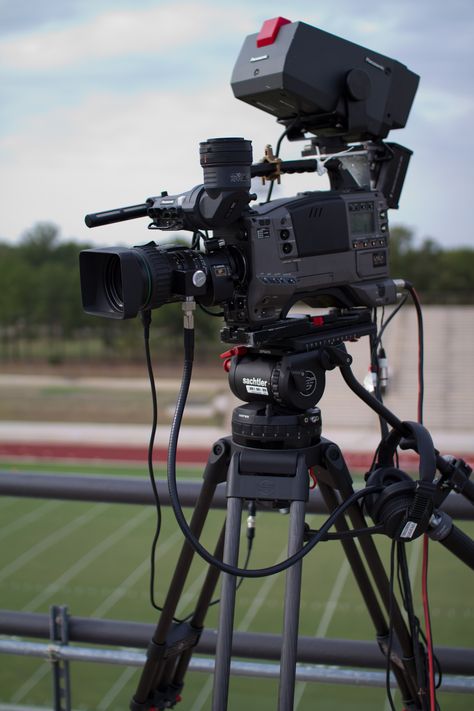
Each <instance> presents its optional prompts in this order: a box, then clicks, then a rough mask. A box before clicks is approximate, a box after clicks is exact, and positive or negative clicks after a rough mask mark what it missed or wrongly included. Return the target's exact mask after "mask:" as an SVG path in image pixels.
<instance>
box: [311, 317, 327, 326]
mask: <svg viewBox="0 0 474 711" xmlns="http://www.w3.org/2000/svg"><path fill="white" fill-rule="evenodd" d="M311 323H312V324H313V326H324V316H313V318H312V319H311Z"/></svg>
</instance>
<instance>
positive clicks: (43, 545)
mask: <svg viewBox="0 0 474 711" xmlns="http://www.w3.org/2000/svg"><path fill="white" fill-rule="evenodd" d="M109 506H110V504H100V505H99V506H94V508H91V509H89V510H88V511H86V513H84V514H82V515H81V516H77V517H76V518H74V519H73V520H72V521H69V522H68V523H67V524H66V525H65V526H63V527H62V528H59V529H57V530H56V531H53V532H52V533H50V534H49V536H46V537H45V538H42V539H41V541H38V543H37V544H36V545H34V546H32V547H31V548H29V549H28V550H27V551H25V553H23V554H22V555H20V556H18V558H17V559H16V560H13V561H12V562H11V563H9V564H8V565H6V566H5V567H4V568H2V569H1V570H0V581H3V580H5V578H7V577H8V576H9V575H11V574H12V573H16V571H17V570H19V569H20V568H22V567H23V566H24V565H27V563H29V562H30V561H31V560H33V559H34V558H36V557H37V556H38V555H40V554H41V553H44V551H46V550H48V548H51V547H52V546H56V545H62V543H63V539H64V538H65V536H68V535H69V534H70V533H73V532H74V531H76V530H77V529H78V528H80V527H81V526H83V525H85V524H86V523H90V521H92V520H93V519H94V518H97V517H98V516H101V515H102V514H103V513H104V511H105V510H106V509H107V508H109Z"/></svg>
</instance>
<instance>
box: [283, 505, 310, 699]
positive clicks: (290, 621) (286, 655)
mask: <svg viewBox="0 0 474 711" xmlns="http://www.w3.org/2000/svg"><path fill="white" fill-rule="evenodd" d="M304 515H305V502H304V501H293V502H292V503H291V507H290V530H289V535H288V557H289V556H292V555H293V554H294V553H296V552H297V551H298V550H299V549H300V548H301V547H302V545H303V535H304ZM302 567H303V562H302V561H299V562H298V563H296V564H295V565H292V566H291V568H289V570H288V571H287V573H286V588H285V610H284V617H283V641H282V649H281V661H280V687H279V692H278V711H292V709H293V700H294V694H295V671H296V653H297V646H298V623H299V613H300V598H301V573H302Z"/></svg>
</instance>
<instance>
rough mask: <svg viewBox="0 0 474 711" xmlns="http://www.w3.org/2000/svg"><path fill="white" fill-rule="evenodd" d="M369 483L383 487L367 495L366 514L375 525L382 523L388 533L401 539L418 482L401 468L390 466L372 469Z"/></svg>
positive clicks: (386, 533) (384, 530)
mask: <svg viewBox="0 0 474 711" xmlns="http://www.w3.org/2000/svg"><path fill="white" fill-rule="evenodd" d="M367 486H381V487H383V488H382V491H380V492H379V493H376V494H370V495H369V496H366V498H365V501H364V508H365V511H366V513H367V514H368V515H369V516H370V517H371V519H372V520H373V522H374V523H375V524H377V525H380V524H381V525H383V532H384V533H385V535H387V536H389V537H390V538H395V539H399V536H400V533H401V532H402V531H403V528H404V526H405V524H406V522H407V516H408V511H409V509H410V506H411V504H412V502H413V497H414V490H415V482H414V481H413V479H412V478H411V477H409V476H408V474H406V473H405V472H404V471H402V470H401V469H397V468H396V467H387V468H385V469H376V470H375V471H374V472H372V474H370V476H369V478H368V479H367ZM400 540H403V539H400Z"/></svg>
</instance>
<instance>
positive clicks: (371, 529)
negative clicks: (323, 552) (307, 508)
mask: <svg viewBox="0 0 474 711" xmlns="http://www.w3.org/2000/svg"><path fill="white" fill-rule="evenodd" d="M384 528H385V526H384V524H383V523H380V524H377V525H376V526H368V527H367V528H352V529H350V530H348V531H337V532H336V533H326V534H325V536H324V538H322V539H321V540H322V541H342V540H345V539H347V538H357V537H358V536H364V535H370V536H371V535H372V534H374V533H382V532H383V530H384ZM317 533H319V529H311V528H310V529H308V530H307V531H306V532H305V536H306V537H309V536H315V535H316V534H317Z"/></svg>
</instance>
